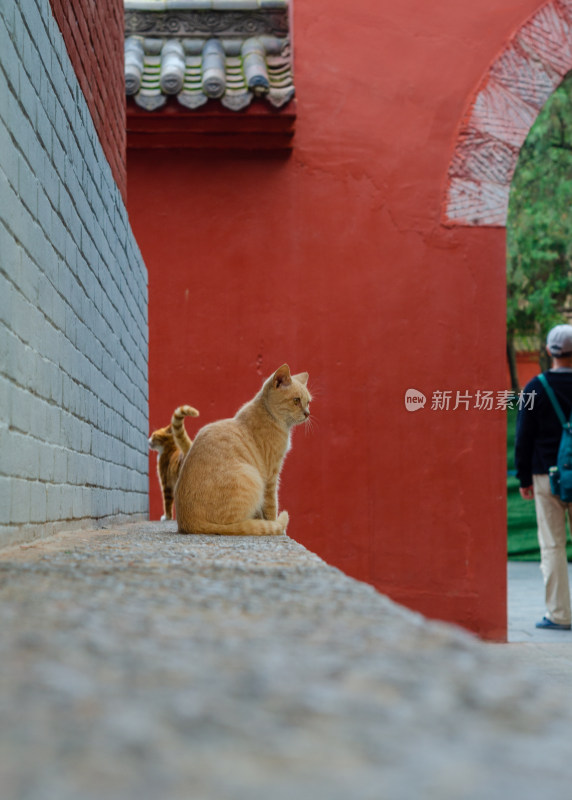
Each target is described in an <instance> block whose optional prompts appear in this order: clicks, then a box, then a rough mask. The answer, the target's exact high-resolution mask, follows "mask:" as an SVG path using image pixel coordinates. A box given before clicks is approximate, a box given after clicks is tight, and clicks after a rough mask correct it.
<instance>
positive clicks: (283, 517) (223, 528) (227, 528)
mask: <svg viewBox="0 0 572 800" xmlns="http://www.w3.org/2000/svg"><path fill="white" fill-rule="evenodd" d="M288 519H289V517H288V512H287V511H282V512H281V513H280V514H278V519H276V520H269V519H246V520H244V522H233V523H230V524H229V525H217V524H215V523H211V522H200V523H196V524H193V525H190V526H189V527H190V530H184V529H183V528H182V527H181V525H182V524H184V523H181V521H180V520H179V533H218V534H220V535H221V536H280V534H282V533H285V531H286V527H287V525H288ZM185 527H186V526H185Z"/></svg>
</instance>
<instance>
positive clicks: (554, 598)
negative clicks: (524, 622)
mask: <svg viewBox="0 0 572 800" xmlns="http://www.w3.org/2000/svg"><path fill="white" fill-rule="evenodd" d="M532 482H533V486H534V502H535V505H536V522H537V524H538V543H539V545H540V557H541V560H540V570H541V572H542V577H543V578H544V591H545V595H546V609H547V612H548V613H547V614H546V616H547V617H548V619H550V620H552V622H557V623H558V624H559V625H569V624H570V621H571V620H570V587H569V585H568V562H567V558H566V511H568V516H569V519H570V518H571V517H572V503H563V502H562V500H561V499H560V498H559V497H556V496H555V495H553V494H552V492H551V491H550V481H549V479H548V475H533V476H532Z"/></svg>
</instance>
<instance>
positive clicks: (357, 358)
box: [128, 0, 539, 639]
mask: <svg viewBox="0 0 572 800" xmlns="http://www.w3.org/2000/svg"><path fill="white" fill-rule="evenodd" d="M538 5H539V3H537V2H531V0H527V1H525V0H520V2H517V1H515V0H512V2H504V3H503V2H499V0H475V2H473V3H470V4H459V3H458V0H443V2H440V3H439V4H437V5H435V4H431V3H429V4H428V3H426V2H425V0H404V1H403V2H401V3H394V2H389V0H356V2H354V3H353V4H352V5H351V7H349V6H348V4H347V3H346V2H345V1H344V2H342V0H313V2H312V3H308V2H301V1H300V0H298V2H297V4H296V5H295V14H294V27H295V57H296V84H297V90H298V121H297V133H296V137H295V146H294V151H293V153H292V155H291V156H290V157H286V156H284V155H275V156H270V155H257V154H256V153H251V154H233V153H230V152H228V153H220V152H218V153H217V152H212V153H209V152H200V153H197V152H192V151H189V150H186V151H185V150H171V151H150V150H149V151H144V150H131V151H129V152H128V181H129V209H130V214H131V221H132V225H133V228H134V232H135V234H136V236H137V238H138V241H139V244H140V247H141V248H142V252H143V255H144V258H145V260H146V262H147V265H148V268H149V273H150V298H151V302H150V348H151V349H150V403H151V421H150V422H151V428H154V427H158V426H162V425H165V424H167V422H168V420H169V418H170V415H171V412H172V410H173V409H174V408H175V406H177V405H178V404H180V403H191V404H192V405H195V406H197V407H198V408H199V409H200V411H201V414H202V416H201V420H200V421H201V423H206V422H209V421H211V420H213V419H216V418H219V417H222V416H230V415H232V414H234V412H235V411H236V409H237V408H238V407H239V406H240V405H241V404H242V403H243V402H245V401H246V400H248V399H249V398H250V397H251V396H252V395H253V394H254V393H255V392H256V391H257V389H258V388H259V385H260V383H261V381H262V379H263V378H265V377H266V376H267V375H268V374H270V373H271V372H272V371H273V370H274V369H275V368H276V367H278V366H279V365H280V364H282V363H283V362H284V361H287V362H288V363H289V364H290V366H291V367H292V368H293V369H294V370H296V371H301V370H307V371H308V372H309V373H310V386H311V390H312V391H313V393H314V396H315V400H314V403H313V406H312V411H313V418H314V426H313V430H312V431H311V432H308V433H306V434H305V432H304V431H303V430H298V431H297V432H296V435H295V436H294V447H293V451H292V453H291V454H290V455H289V456H288V459H287V461H286V465H285V468H284V473H283V481H282V490H281V495H280V497H281V505H282V507H284V508H287V509H288V511H289V512H290V518H291V523H290V528H289V534H290V535H291V536H292V537H293V538H295V539H297V540H298V541H301V542H303V543H304V544H305V545H307V546H308V547H310V548H311V549H313V550H315V551H316V552H317V553H319V554H320V555H321V556H322V557H323V558H324V559H326V560H327V561H328V562H330V563H332V564H334V565H337V566H339V567H340V568H342V569H343V570H345V571H346V572H347V573H349V574H350V575H353V576H355V577H357V578H360V579H363V580H366V581H369V582H371V583H372V584H374V585H375V586H376V587H378V588H379V589H380V590H381V591H383V592H385V593H387V594H389V595H390V596H391V597H393V598H395V599H396V600H398V601H399V602H402V603H405V604H407V605H409V606H411V607H412V608H415V609H418V610H419V611H421V612H423V613H425V614H427V615H429V616H432V617H437V618H441V619H445V620H452V621H455V622H458V623H459V624H461V625H464V626H466V627H468V628H470V629H472V630H474V631H477V632H478V633H480V634H482V635H483V636H485V637H489V638H499V639H502V638H503V637H504V636H505V633H506V522H505V520H506V512H505V476H506V463H505V427H504V414H503V413H502V411H495V410H492V411H485V410H480V411H479V410H474V409H473V410H462V409H457V410H456V411H453V410H452V409H450V410H448V411H446V410H442V411H437V410H431V409H430V405H431V398H432V395H433V392H435V391H439V390H441V391H443V390H452V391H453V395H455V392H456V391H457V390H459V391H461V392H469V393H471V394H473V395H474V394H475V393H476V391H477V390H489V391H491V390H492V391H500V390H503V389H505V388H506V362H505V334H504V318H505V279H504V256H505V239H504V230H501V229H483V228H480V229H478V228H454V229H446V228H444V227H442V225H441V224H440V213H441V208H440V207H441V202H442V199H443V190H444V187H445V184H446V176H447V168H448V164H449V161H450V158H451V155H452V151H453V146H454V141H455V136H456V130H457V126H458V124H459V122H460V120H461V118H462V115H463V110H464V108H465V107H466V105H467V104H468V102H469V100H470V96H471V93H472V92H473V91H474V89H475V87H476V86H477V84H478V82H479V79H480V78H481V76H482V74H483V73H484V71H485V70H486V68H487V66H488V65H489V63H490V61H491V60H492V59H493V58H494V57H495V56H496V55H497V54H498V52H499V51H500V50H501V48H502V46H503V42H504V41H505V40H506V39H507V38H508V36H509V35H510V34H511V33H512V32H513V31H514V29H515V28H516V27H518V26H519V25H520V24H521V23H522V22H523V21H524V19H525V18H526V16H527V15H528V14H530V13H531V12H532V11H533V10H534V9H535V8H537V7H538ZM408 388H416V389H418V390H421V391H422V392H424V393H425V395H426V396H427V397H428V403H427V405H426V407H425V408H424V409H423V410H420V411H417V412H416V413H410V412H408V411H406V410H405V405H404V394H405V391H406V390H407V389H408ZM188 428H189V430H194V429H195V423H194V422H192V421H191V422H188ZM151 464H152V467H151V468H152V470H153V472H154V469H155V463H154V458H153V459H152V462H151ZM152 485H153V487H154V488H153V493H152V505H151V508H152V516H153V517H155V518H156V517H158V516H159V515H160V513H161V512H160V503H159V495H158V491H157V486H156V484H155V482H154V481H153V482H152ZM380 622H381V623H382V622H383V621H382V620H380Z"/></svg>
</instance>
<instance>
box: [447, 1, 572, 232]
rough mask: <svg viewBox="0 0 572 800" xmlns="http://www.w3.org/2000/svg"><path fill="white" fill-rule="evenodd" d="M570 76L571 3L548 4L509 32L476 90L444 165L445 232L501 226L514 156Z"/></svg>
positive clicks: (515, 159) (571, 65) (515, 158)
mask: <svg viewBox="0 0 572 800" xmlns="http://www.w3.org/2000/svg"><path fill="white" fill-rule="evenodd" d="M570 70H572V0H550V2H548V3H546V4H545V5H544V6H542V8H541V9H540V10H539V11H537V12H536V13H535V14H533V15H532V16H531V17H530V18H529V19H528V20H527V22H525V23H524V25H523V26H522V27H521V28H520V29H519V30H518V31H517V32H516V33H515V35H514V36H513V37H512V38H511V39H510V41H509V42H508V43H507V45H506V47H505V48H504V50H503V51H502V53H501V54H500V55H499V57H498V58H497V59H496V60H495V61H494V63H493V64H492V65H491V67H490V69H489V70H488V72H487V74H486V75H485V76H484V78H483V80H482V81H481V84H480V85H479V87H478V89H477V91H476V93H475V95H474V97H473V99H472V100H471V103H470V105H469V108H468V110H467V112H466V114H465V116H464V118H463V120H462V122H461V125H460V130H459V135H458V138H457V142H456V145H455V152H454V155H453V159H452V161H451V164H450V166H449V173H448V181H447V192H446V199H445V203H444V208H443V223H444V224H445V225H474V226H477V225H480V226H484V225H487V226H498V227H504V225H505V224H506V216H507V208H508V196H509V190H510V184H511V180H512V176H513V174H514V170H515V167H516V162H517V159H518V153H519V150H520V148H521V147H522V145H523V143H524V140H525V139H526V136H527V135H528V132H529V130H530V128H531V127H532V125H533V123H534V121H535V120H536V117H537V116H538V114H539V112H540V110H541V109H542V107H543V105H544V103H545V102H546V100H547V99H548V97H549V96H550V95H551V94H552V92H553V91H554V90H555V89H556V88H557V87H558V85H559V84H560V83H561V82H562V79H563V78H564V76H565V75H566V74H567V73H568V72H569V71H570Z"/></svg>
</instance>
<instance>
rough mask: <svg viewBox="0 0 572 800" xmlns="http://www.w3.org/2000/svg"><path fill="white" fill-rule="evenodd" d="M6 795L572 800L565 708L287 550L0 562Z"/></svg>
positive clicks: (250, 540) (107, 549)
mask: <svg viewBox="0 0 572 800" xmlns="http://www.w3.org/2000/svg"><path fill="white" fill-rule="evenodd" d="M0 614H1V628H0V720H1V724H0V786H1V792H0V796H1V797H2V800H16V798H17V800H102V798H113V800H170V799H171V798H172V799H173V800H179V798H181V800H183V799H184V800H218V799H219V798H221V800H222V799H224V800H226V798H229V799H230V800H263V799H264V800H267V798H268V797H272V798H273V800H292V799H293V798H296V799H297V800H298V799H301V800H305V799H306V798H308V800H309V798H312V800H316V799H317V798H325V799H326V800H362V798H363V800H370V799H371V800H385V799H387V800H410V799H411V800H413V798H415V800H449V799H451V800H497V799H498V800H506V798H507V797H517V796H518V797H519V798H520V800H528V798H531V799H532V798H535V800H536V798H538V797H539V796H542V797H543V798H544V799H545V800H546V798H549V799H550V798H554V799H555V800H557V799H558V800H561V798H564V797H568V796H570V795H569V792H570V785H571V780H572V758H571V757H570V756H571V745H570V729H571V724H572V700H570V698H569V697H567V696H566V697H562V696H561V692H558V691H557V689H556V688H552V689H551V688H550V687H548V686H546V685H545V681H543V680H542V679H541V677H540V673H538V672H536V671H535V669H534V668H533V667H531V668H527V667H525V666H524V665H523V664H522V663H521V662H520V661H518V660H515V659H513V658H512V657H511V654H510V652H509V651H508V650H507V649H506V648H503V647H502V646H491V645H486V644H483V643H481V642H479V641H478V640H477V639H475V638H474V637H472V636H471V635H469V634H467V633H465V632H464V631H462V630H460V629H457V628H455V627H453V626H448V625H444V624H440V623H435V622H429V621H428V620H426V619H424V618H423V617H421V616H420V615H417V614H414V613H412V612H410V611H408V610H406V609H404V608H402V607H400V606H397V605H396V604H394V603H392V602H391V601H390V600H389V599H388V598H386V597H384V596H382V595H380V594H379V593H377V592H376V591H375V590H374V589H373V588H371V587H369V586H367V585H366V584H363V583H360V582H358V581H355V580H352V579H351V578H348V577H346V576H345V575H343V574H342V573H341V572H340V571H338V570H337V569H335V568H333V567H330V566H328V565H327V564H325V563H324V562H323V561H322V560H320V559H319V558H318V557H317V556H315V555H313V554H312V553H310V552H308V551H307V550H306V549H305V548H304V547H302V546H301V545H299V544H297V543H296V542H295V541H293V540H292V539H290V538H288V537H287V536H282V537H264V538H257V537H222V536H184V535H180V534H177V533H176V526H175V524H174V523H149V522H147V523H137V524H130V525H123V526H119V527H115V528H113V529H110V530H101V529H100V530H93V531H85V530H81V531H76V532H64V533H61V534H58V535H56V536H53V537H50V538H48V539H44V540H39V541H36V542H33V543H31V544H28V545H20V546H18V547H12V548H9V549H5V550H0Z"/></svg>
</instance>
